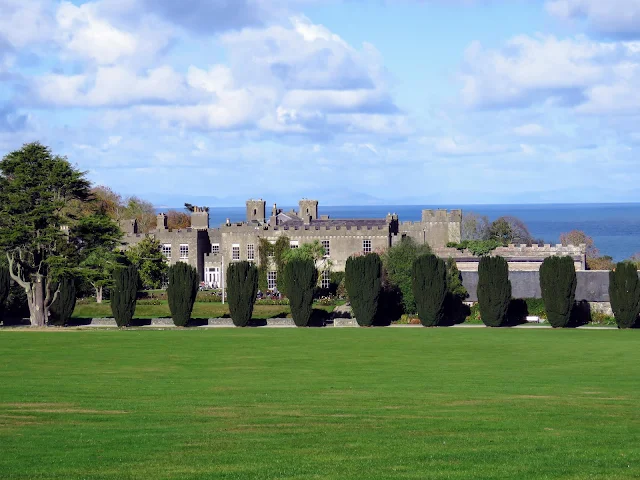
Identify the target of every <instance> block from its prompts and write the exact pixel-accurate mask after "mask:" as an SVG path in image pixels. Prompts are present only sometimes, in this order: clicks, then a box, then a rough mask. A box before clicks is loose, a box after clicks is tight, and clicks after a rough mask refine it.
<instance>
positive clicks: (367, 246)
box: [362, 240, 371, 253]
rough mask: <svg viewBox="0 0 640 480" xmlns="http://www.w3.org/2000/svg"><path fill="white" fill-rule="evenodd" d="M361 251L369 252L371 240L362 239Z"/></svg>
mask: <svg viewBox="0 0 640 480" xmlns="http://www.w3.org/2000/svg"><path fill="white" fill-rule="evenodd" d="M362 251H363V252H364V253H371V240H363V241H362Z"/></svg>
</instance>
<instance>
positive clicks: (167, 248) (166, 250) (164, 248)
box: [161, 243, 171, 260]
mask: <svg viewBox="0 0 640 480" xmlns="http://www.w3.org/2000/svg"><path fill="white" fill-rule="evenodd" d="M161 248H162V254H163V255H164V256H165V257H166V259H167V260H171V244H170V243H165V244H163V245H162V247H161Z"/></svg>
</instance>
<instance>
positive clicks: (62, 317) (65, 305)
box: [49, 276, 76, 327]
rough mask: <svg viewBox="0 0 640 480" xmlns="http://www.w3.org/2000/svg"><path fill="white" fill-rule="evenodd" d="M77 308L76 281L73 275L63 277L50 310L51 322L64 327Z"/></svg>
mask: <svg viewBox="0 0 640 480" xmlns="http://www.w3.org/2000/svg"><path fill="white" fill-rule="evenodd" d="M75 308H76V281H75V278H73V277H69V276H66V277H63V278H62V279H61V280H60V282H59V283H58V295H57V296H56V299H55V301H54V302H53V303H52V304H51V309H50V310H49V313H50V315H49V324H50V325H55V326H58V327H64V326H65V325H66V324H67V323H68V322H69V319H70V318H71V315H72V314H73V310H74V309H75Z"/></svg>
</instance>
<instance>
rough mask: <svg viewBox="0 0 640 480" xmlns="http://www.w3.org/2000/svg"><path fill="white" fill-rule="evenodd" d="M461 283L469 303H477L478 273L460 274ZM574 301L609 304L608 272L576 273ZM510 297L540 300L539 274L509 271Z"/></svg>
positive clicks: (588, 271)
mask: <svg viewBox="0 0 640 480" xmlns="http://www.w3.org/2000/svg"><path fill="white" fill-rule="evenodd" d="M461 274H462V283H463V284H464V286H465V288H466V289H467V291H468V292H469V298H468V299H467V300H468V301H470V302H477V301H478V296H477V293H476V292H477V288H478V272H477V271H476V272H461ZM576 277H577V285H576V300H577V301H581V300H586V301H587V302H590V303H591V302H599V303H608V302H609V272H608V271H600V270H585V271H580V272H576ZM509 280H510V281H511V289H512V296H513V297H514V298H541V292H540V274H539V272H537V271H535V272H522V271H510V272H509Z"/></svg>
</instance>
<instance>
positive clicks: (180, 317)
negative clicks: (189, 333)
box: [167, 262, 199, 327]
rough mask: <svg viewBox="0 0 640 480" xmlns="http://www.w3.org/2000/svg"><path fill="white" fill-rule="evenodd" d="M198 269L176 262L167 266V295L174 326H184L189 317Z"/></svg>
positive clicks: (195, 293) (187, 322)
mask: <svg viewBox="0 0 640 480" xmlns="http://www.w3.org/2000/svg"><path fill="white" fill-rule="evenodd" d="M198 284H199V277H198V271H197V270H196V269H195V268H194V267H192V266H191V265H189V264H187V263H184V262H178V263H176V264H175V265H172V266H171V267H169V287H168V288H167V297H168V299H169V310H171V318H173V323H174V324H175V325H176V327H186V326H187V325H188V324H189V320H190V319H191V312H192V311H193V304H194V303H195V301H196V295H197V294H198Z"/></svg>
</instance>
